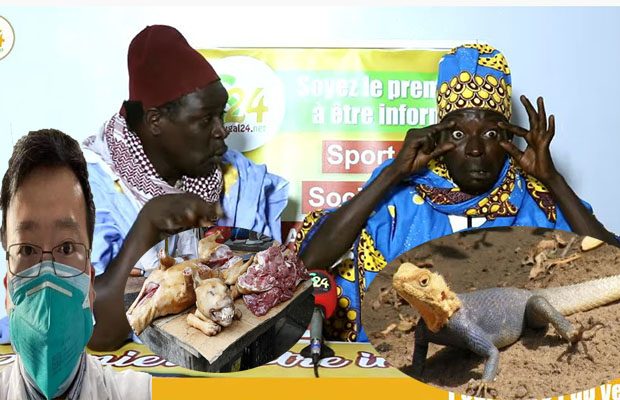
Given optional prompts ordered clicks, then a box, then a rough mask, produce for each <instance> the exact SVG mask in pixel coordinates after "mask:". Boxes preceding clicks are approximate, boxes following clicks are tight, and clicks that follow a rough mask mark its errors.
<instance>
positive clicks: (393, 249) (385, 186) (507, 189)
mask: <svg viewBox="0 0 620 400" xmlns="http://www.w3.org/2000/svg"><path fill="white" fill-rule="evenodd" d="M511 90H512V88H511V76H510V70H509V68H508V64H507V62H506V60H505V58H504V56H503V55H502V54H501V53H500V52H499V51H497V50H496V49H494V48H492V47H491V46H488V45H479V44H472V45H464V46H461V47H457V48H455V49H453V50H452V51H451V52H450V53H449V54H447V55H446V56H444V57H443V58H442V60H441V62H440V64H439V77H438V85H437V109H438V116H439V119H440V122H439V123H438V124H436V125H432V126H428V127H426V128H423V129H411V130H409V131H408V132H407V136H406V138H405V141H404V143H403V147H402V149H401V151H400V152H399V154H398V155H397V157H396V158H395V159H393V160H388V161H386V162H385V163H383V164H382V165H381V166H379V167H378V168H377V169H376V170H375V171H374V172H373V174H372V176H371V178H370V180H369V181H368V182H367V183H366V185H365V187H364V189H363V190H362V191H361V192H360V193H359V194H358V195H356V196H355V197H354V198H353V199H351V200H350V201H349V202H347V203H345V204H343V205H342V206H341V207H340V208H338V209H336V210H325V211H324V210H318V211H315V212H312V213H310V214H309V215H308V216H307V217H306V220H305V221H304V224H303V228H302V229H301V231H300V232H299V233H298V236H297V245H298V250H299V252H300V256H301V258H302V259H303V261H304V263H305V264H306V265H307V266H308V268H321V267H323V268H325V267H330V266H332V265H334V264H335V263H337V262H338V263H339V264H338V268H337V272H338V274H337V283H338V286H339V293H340V299H339V302H338V308H337V311H336V313H335V317H334V318H333V319H332V320H331V321H328V324H327V331H328V333H329V335H330V336H331V337H334V338H337V339H340V340H350V341H355V340H362V341H365V340H367V338H366V335H365V333H364V331H363V329H362V328H361V325H360V320H361V319H360V301H361V300H360V298H361V295H362V294H363V292H364V291H365V290H366V288H367V287H368V285H370V283H371V282H372V280H373V278H374V276H375V275H376V274H377V273H378V272H379V271H381V270H382V269H383V268H384V267H385V265H386V264H387V263H388V262H390V261H391V260H393V259H394V258H396V257H398V256H399V255H400V254H402V253H404V252H406V251H407V250H410V249H412V248H414V247H416V246H418V245H420V244H422V243H424V242H426V241H429V240H432V239H434V238H438V237H440V236H444V235H448V234H450V233H453V232H457V231H460V230H463V229H468V228H490V227H497V226H536V227H543V228H550V229H563V230H569V231H573V232H576V233H578V234H581V235H589V236H593V237H596V238H600V239H602V240H606V241H610V242H615V241H616V237H615V236H614V235H613V234H611V233H610V232H608V231H607V230H606V229H605V228H604V227H603V226H602V225H601V224H600V223H599V222H598V221H597V220H596V218H595V217H594V215H593V214H592V212H591V210H590V209H589V206H588V205H587V204H584V203H582V202H581V201H580V199H579V198H578V197H577V195H576V194H575V193H574V192H573V190H572V189H571V188H570V187H569V185H568V184H567V182H566V181H565V180H564V178H563V177H562V175H561V174H560V173H559V172H558V171H557V170H556V169H555V166H554V164H553V160H552V159H551V154H550V151H549V144H550V142H551V139H552V138H553V135H554V133H555V120H554V117H553V116H550V117H549V118H548V119H547V115H546V112H545V108H544V103H543V100H542V98H539V99H538V102H537V103H538V110H536V109H535V108H534V107H533V106H532V104H531V103H530V102H529V100H528V99H527V98H526V97H525V96H522V97H521V102H522V103H523V105H524V106H525V109H526V111H527V114H528V117H529V123H530V129H529V130H526V129H524V128H521V127H518V126H515V125H511V124H510V123H509V120H510V117H511V98H510V97H511ZM513 135H517V136H520V137H523V138H524V139H525V141H526V143H527V148H526V149H525V150H524V151H521V150H519V149H518V148H517V147H516V146H515V145H514V144H513V143H512V142H511V140H512V137H513ZM343 254H345V256H343Z"/></svg>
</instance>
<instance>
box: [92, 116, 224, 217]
mask: <svg viewBox="0 0 620 400" xmlns="http://www.w3.org/2000/svg"><path fill="white" fill-rule="evenodd" d="M83 144H84V147H85V148H87V149H89V150H92V151H93V152H95V153H97V154H99V155H100V156H101V157H102V159H103V160H104V161H105V162H106V164H108V165H109V166H110V168H112V170H113V172H114V173H115V174H116V175H118V176H119V177H120V178H121V180H122V181H123V183H124V184H125V186H127V188H129V190H131V191H132V194H133V195H134V197H135V198H136V200H137V201H138V203H140V204H141V205H142V206H144V204H146V202H147V201H149V200H150V199H152V198H153V197H157V196H160V195H164V194H168V193H179V192H187V193H194V194H197V195H198V196H200V197H201V198H203V199H204V200H205V201H208V202H217V201H219V199H220V194H221V193H222V188H223V184H224V183H223V179H222V170H221V167H219V166H216V165H214V166H213V167H212V169H211V170H210V171H205V175H204V177H198V178H192V177H189V176H185V175H184V176H183V177H182V178H181V179H180V180H179V181H178V182H177V183H176V185H175V186H174V187H173V186H171V185H169V184H168V183H167V182H166V181H164V179H163V178H162V177H161V175H159V174H158V173H157V171H156V170H155V167H154V166H153V164H152V163H151V161H150V160H149V159H148V157H147V155H146V153H145V152H144V148H143V147H142V143H141V142H140V138H139V137H138V135H136V134H135V133H134V132H132V131H130V130H129V128H128V127H127V122H126V121H125V118H123V116H121V115H120V114H115V115H114V116H113V117H112V118H111V119H110V120H109V121H108V122H107V123H106V124H105V125H104V126H103V128H102V129H101V132H100V133H99V134H98V135H94V136H90V137H89V138H87V139H86V140H85V141H84V143H83Z"/></svg>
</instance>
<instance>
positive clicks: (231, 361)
mask: <svg viewBox="0 0 620 400" xmlns="http://www.w3.org/2000/svg"><path fill="white" fill-rule="evenodd" d="M233 232H235V233H236V235H232V234H231V230H230V229H228V230H224V229H220V230H216V231H215V232H208V233H207V234H206V235H201V236H204V237H203V238H202V239H200V240H199V241H198V244H197V246H196V247H197V251H196V255H195V257H187V256H185V257H174V256H173V255H170V254H168V252H167V250H168V246H164V247H163V248H161V249H160V250H159V252H158V258H159V266H158V268H156V269H155V270H153V271H151V273H150V274H149V276H148V277H147V278H146V279H145V280H144V282H143V284H142V288H141V290H140V292H139V293H138V295H137V297H136V298H135V300H134V301H133V303H132V304H131V306H130V307H129V308H128V310H127V319H128V321H129V323H130V325H131V327H132V329H133V330H134V332H135V333H136V334H137V335H138V336H139V337H140V339H141V340H142V341H143V342H144V343H145V344H146V345H147V346H149V347H150V348H151V350H152V351H154V352H155V353H157V354H159V355H161V356H162V357H164V358H166V359H167V360H168V361H170V362H173V363H176V364H179V365H181V366H183V367H186V368H190V369H194V370H200V371H208V372H225V371H231V370H241V369H247V368H253V367H255V366H258V365H261V364H263V363H266V362H269V361H271V360H272V359H274V358H276V357H277V356H279V355H280V354H281V353H283V352H284V351H286V350H288V348H290V347H291V346H292V345H293V344H294V343H295V342H296V341H297V340H298V339H299V337H301V335H302V334H303V333H304V331H305V329H306V327H307V325H308V323H309V321H310V318H311V316H312V311H313V306H314V302H313V298H312V283H311V281H310V280H309V275H308V271H307V270H306V267H305V266H304V265H303V263H302V262H301V260H299V259H298V258H297V257H296V255H295V253H294V252H293V251H292V250H291V249H290V248H288V247H287V246H284V245H281V244H279V243H277V242H275V241H273V240H271V239H269V238H265V237H263V236H261V235H257V234H250V235H248V237H249V238H248V239H247V240H239V239H238V237H239V236H240V235H239V230H238V229H234V230H233ZM242 237H243V236H242Z"/></svg>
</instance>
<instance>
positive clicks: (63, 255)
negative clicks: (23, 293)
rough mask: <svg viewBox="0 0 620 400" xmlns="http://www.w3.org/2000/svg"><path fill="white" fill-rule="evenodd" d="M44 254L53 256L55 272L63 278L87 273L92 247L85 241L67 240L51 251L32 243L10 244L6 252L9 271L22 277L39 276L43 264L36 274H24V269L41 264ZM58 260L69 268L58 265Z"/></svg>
mask: <svg viewBox="0 0 620 400" xmlns="http://www.w3.org/2000/svg"><path fill="white" fill-rule="evenodd" d="M44 254H50V255H51V256H52V266H53V268H54V274H56V275H57V276H60V277H62V278H70V277H72V276H78V275H80V274H83V273H85V272H86V268H87V266H88V261H89V259H90V249H87V248H86V245H84V244H83V243H75V242H72V241H65V242H62V243H61V244H59V245H58V246H56V247H54V248H53V249H52V250H51V251H43V249H42V248H41V247H39V246H37V245H35V244H31V243H15V244H12V245H10V246H9V249H8V251H7V253H6V260H7V264H8V266H9V271H11V274H13V275H15V276H19V277H22V278H29V277H36V276H39V274H40V273H41V265H39V269H38V271H37V273H36V274H33V273H32V271H31V272H28V273H27V274H24V271H26V270H27V269H28V268H30V267H32V266H34V265H37V264H41V262H42V261H43V255H44ZM56 262H58V263H59V264H64V265H66V266H67V267H69V268H66V267H63V266H61V265H56Z"/></svg>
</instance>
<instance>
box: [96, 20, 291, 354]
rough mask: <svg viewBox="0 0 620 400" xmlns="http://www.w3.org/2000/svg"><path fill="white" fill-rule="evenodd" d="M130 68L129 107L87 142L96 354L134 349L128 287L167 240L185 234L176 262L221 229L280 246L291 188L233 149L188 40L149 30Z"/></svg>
mask: <svg viewBox="0 0 620 400" xmlns="http://www.w3.org/2000/svg"><path fill="white" fill-rule="evenodd" d="M128 69H129V100H128V101H125V102H124V103H123V107H122V108H121V110H120V113H119V114H116V115H114V116H113V117H112V118H111V119H110V120H109V121H108V122H106V124H105V125H104V126H103V128H102V130H101V132H100V133H99V134H98V135H95V136H91V137H90V138H88V139H87V140H86V141H85V142H84V153H85V157H86V160H87V162H88V172H89V180H90V184H91V187H92V191H93V196H94V200H95V206H96V210H97V213H96V224H95V234H94V240H93V249H92V256H91V260H92V263H93V266H94V267H95V271H96V274H97V278H96V280H95V288H96V292H97V298H96V301H95V307H94V313H95V319H96V321H97V324H96V326H95V332H94V334H93V337H92V339H91V341H90V343H89V347H91V348H92V349H96V350H109V349H114V348H117V347H119V346H120V345H121V344H122V343H123V341H125V340H126V338H127V335H128V333H129V332H130V328H129V324H128V323H127V320H126V317H125V309H124V302H123V299H124V289H125V285H126V282H127V278H128V276H129V274H130V272H131V270H132V268H135V269H138V270H141V271H143V272H146V273H148V272H149V271H150V270H151V269H153V268H155V266H156V265H157V251H158V250H159V249H160V248H163V243H162V242H161V241H162V240H163V239H164V238H165V237H167V236H168V235H171V234H176V235H174V236H172V237H171V239H169V245H170V249H172V250H173V251H172V252H171V253H172V254H171V255H173V256H177V257H186V256H189V255H191V254H192V253H193V252H194V251H195V249H196V240H197V239H196V236H195V235H194V234H193V233H192V232H191V231H187V229H189V228H194V227H200V226H209V225H212V224H214V223H217V224H218V225H225V226H236V227H241V228H247V229H251V230H254V231H257V232H260V233H263V234H265V235H268V236H271V237H273V238H275V239H277V240H280V218H279V217H280V214H281V212H282V210H283V209H284V207H285V206H286V203H287V197H288V182H286V181H285V180H284V179H282V178H280V177H278V176H276V175H273V174H270V173H268V172H267V170H266V168H265V166H263V165H256V164H253V163H252V162H250V161H249V160H248V159H247V158H245V157H244V156H243V155H242V154H241V153H239V152H237V151H234V150H229V149H228V148H227V146H226V144H225V143H224V139H225V138H226V136H227V132H226V130H225V129H224V125H223V116H224V112H225V107H226V103H227V101H228V93H227V92H226V89H225V88H224V86H223V85H222V83H221V82H220V79H219V77H218V75H217V74H216V72H215V71H214V70H213V68H212V67H211V65H210V64H209V63H208V62H207V60H205V58H204V57H203V56H202V55H200V53H198V52H197V51H196V50H194V49H193V48H192V47H191V46H190V45H189V44H188V43H187V41H186V40H185V38H184V37H183V36H182V35H181V33H180V32H179V31H177V30H176V29H174V28H172V27H169V26H162V25H154V26H148V27H146V28H145V29H144V30H142V31H141V32H140V33H139V34H138V35H137V36H136V37H135V38H134V39H133V40H132V42H131V44H130V46H129V51H128ZM182 231H185V232H182ZM178 232H181V233H178ZM177 233H178V234H177Z"/></svg>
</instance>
